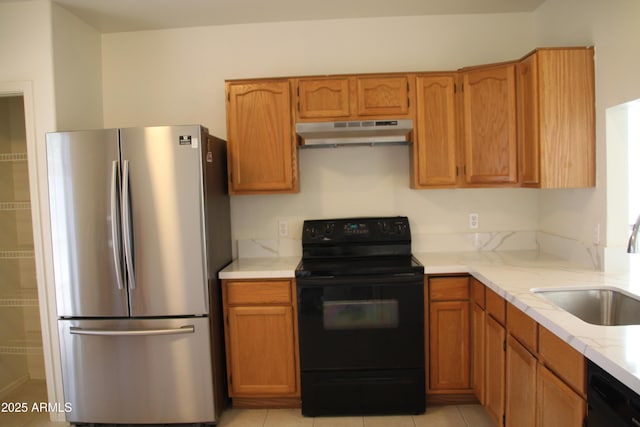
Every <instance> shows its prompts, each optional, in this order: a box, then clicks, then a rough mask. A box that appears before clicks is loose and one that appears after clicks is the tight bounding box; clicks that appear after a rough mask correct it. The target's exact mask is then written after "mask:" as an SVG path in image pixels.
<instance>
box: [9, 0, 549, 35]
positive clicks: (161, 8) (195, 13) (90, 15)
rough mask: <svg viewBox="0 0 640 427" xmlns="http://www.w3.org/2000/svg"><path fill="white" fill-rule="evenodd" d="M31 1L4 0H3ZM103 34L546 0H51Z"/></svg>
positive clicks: (523, 5) (509, 7)
mask: <svg viewBox="0 0 640 427" xmlns="http://www.w3.org/2000/svg"><path fill="white" fill-rule="evenodd" d="M16 1H17V2H20V1H29V0H0V3H7V2H16ZM52 1H53V2H55V3H58V4H60V5H62V6H63V7H65V8H66V9H68V10H69V11H71V12H72V13H74V14H75V15H77V16H78V17H80V18H82V19H83V20H84V21H85V22H87V23H89V24H90V25H92V26H93V27H95V28H96V29H98V31H100V32H102V33H115V32H125V31H141V30H156V29H166V28H180V27H196V26H208V25H230V24H247V23H257V22H278V21H308V20H322V19H341V18H369V17H381V16H416V15H444V14H447V15H448V14H475V13H516V12H532V11H534V10H535V9H536V8H537V7H538V6H539V5H540V4H542V3H543V2H544V1H545V0H133V1H132V0H52Z"/></svg>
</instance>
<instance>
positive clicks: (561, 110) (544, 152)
mask: <svg viewBox="0 0 640 427" xmlns="http://www.w3.org/2000/svg"><path fill="white" fill-rule="evenodd" d="M537 56H538V59H537V60H538V73H539V75H538V96H539V106H540V107H539V108H540V117H539V122H540V124H539V126H540V130H539V132H540V143H541V144H542V147H543V148H542V149H541V151H540V156H541V158H540V159H541V160H540V180H541V186H542V187H544V188H574V187H593V186H595V94H594V93H595V89H594V64H593V48H587V49H584V48H576V49H542V50H540V51H538V52H537Z"/></svg>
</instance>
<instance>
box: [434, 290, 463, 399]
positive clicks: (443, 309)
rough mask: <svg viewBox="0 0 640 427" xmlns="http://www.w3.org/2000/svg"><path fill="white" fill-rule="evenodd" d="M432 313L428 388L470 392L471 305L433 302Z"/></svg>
mask: <svg viewBox="0 0 640 427" xmlns="http://www.w3.org/2000/svg"><path fill="white" fill-rule="evenodd" d="M429 310H430V314H429V325H430V326H429V327H430V331H429V332H430V341H429V342H430V345H431V349H430V352H429V355H430V367H429V388H430V389H431V390H461V389H463V390H468V389H470V388H471V381H470V360H469V339H470V337H469V301H443V302H432V303H431V304H430V307H429Z"/></svg>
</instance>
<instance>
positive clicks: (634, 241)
mask: <svg viewBox="0 0 640 427" xmlns="http://www.w3.org/2000/svg"><path fill="white" fill-rule="evenodd" d="M639 230H640V215H638V219H636V223H635V224H633V229H631V236H630V237H629V243H628V244H627V253H630V254H635V253H637V252H638V231H639Z"/></svg>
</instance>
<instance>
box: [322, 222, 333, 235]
mask: <svg viewBox="0 0 640 427" xmlns="http://www.w3.org/2000/svg"><path fill="white" fill-rule="evenodd" d="M334 229H335V224H333V223H329V224H326V225H325V226H324V234H325V235H326V236H329V235H331V234H333V230H334Z"/></svg>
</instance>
